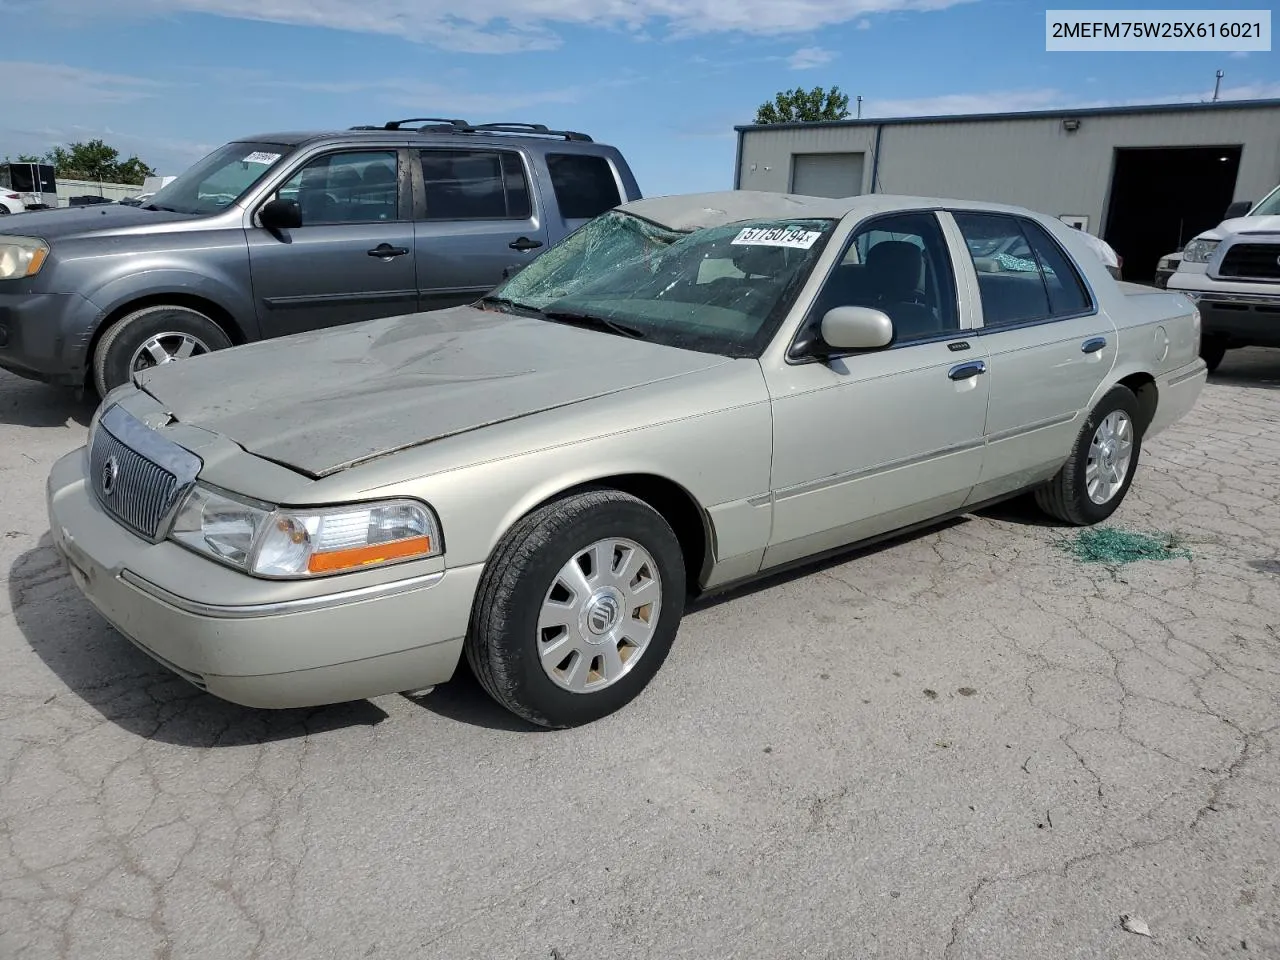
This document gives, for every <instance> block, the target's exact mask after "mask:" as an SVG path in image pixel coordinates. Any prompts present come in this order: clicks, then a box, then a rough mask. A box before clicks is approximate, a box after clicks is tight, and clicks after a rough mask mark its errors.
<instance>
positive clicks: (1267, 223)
mask: <svg viewBox="0 0 1280 960" xmlns="http://www.w3.org/2000/svg"><path fill="white" fill-rule="evenodd" d="M1239 206H1240V205H1239V204H1232V208H1231V209H1228V211H1227V213H1228V219H1226V220H1223V221H1222V223H1220V224H1218V225H1217V226H1216V227H1214V228H1213V229H1212V230H1206V231H1204V232H1203V233H1201V234H1198V235H1197V236H1196V237H1194V238H1192V240H1191V242H1190V243H1188V244H1187V246H1186V248H1185V249H1184V250H1183V251H1182V259H1181V261H1180V262H1179V263H1178V265H1177V269H1176V270H1174V271H1173V273H1171V274H1170V275H1169V282H1168V289H1169V290H1176V291H1178V292H1179V293H1182V294H1184V295H1186V296H1187V297H1189V298H1190V299H1191V300H1193V301H1195V303H1196V305H1197V306H1198V307H1199V308H1200V316H1201V321H1202V324H1203V326H1202V328H1201V341H1200V355H1201V356H1202V357H1204V360H1205V363H1207V364H1208V365H1209V369H1210V370H1213V369H1215V368H1216V367H1217V366H1218V364H1220V363H1221V362H1222V358H1223V355H1224V354H1225V353H1226V352H1227V350H1229V349H1231V348H1234V347H1280V186H1277V187H1276V188H1275V189H1274V190H1272V191H1271V192H1270V193H1269V194H1267V195H1266V197H1264V198H1263V199H1262V200H1261V201H1259V202H1258V203H1257V204H1256V205H1254V206H1253V207H1252V208H1251V209H1249V210H1248V211H1247V212H1245V213H1243V214H1242V215H1238V216H1234V217H1232V216H1231V214H1232V213H1233V212H1235V209H1237V208H1238V207H1239Z"/></svg>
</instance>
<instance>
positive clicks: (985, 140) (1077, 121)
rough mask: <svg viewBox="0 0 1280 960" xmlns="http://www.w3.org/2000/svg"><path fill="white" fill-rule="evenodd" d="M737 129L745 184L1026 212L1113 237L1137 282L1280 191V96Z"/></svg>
mask: <svg viewBox="0 0 1280 960" xmlns="http://www.w3.org/2000/svg"><path fill="white" fill-rule="evenodd" d="M735 129H736V130H737V131H738V159H737V164H736V169H735V171H734V187H735V189H740V190H776V191H785V192H790V193H801V194H811V195H816V196H827V197H847V196H853V195H856V194H863V193H897V194H914V195H924V196H943V197H955V198H958V199H965V200H988V201H998V202H1002V203H1012V204H1017V205H1019V206H1024V207H1029V208H1031V209H1033V210H1037V211H1040V212H1041V213H1047V214H1050V215H1052V216H1057V217H1061V218H1063V219H1064V220H1068V221H1069V222H1073V223H1077V224H1079V225H1080V226H1081V227H1082V229H1085V230H1088V231H1089V232H1090V233H1093V234H1096V235H1098V236H1101V237H1103V238H1104V239H1106V240H1107V242H1109V243H1110V244H1111V245H1112V246H1113V247H1115V248H1116V250H1117V251H1119V253H1120V254H1121V256H1123V257H1124V261H1125V263H1124V274H1125V277H1126V278H1127V279H1132V280H1137V281H1140V282H1145V281H1150V280H1151V279H1152V277H1153V275H1154V273H1155V267H1156V261H1157V260H1158V259H1159V258H1160V257H1161V256H1163V255H1164V254H1166V253H1170V252H1172V251H1174V250H1180V249H1181V248H1182V246H1183V245H1184V244H1185V243H1186V241H1187V240H1189V239H1191V237H1193V236H1194V235H1195V234H1196V233H1198V232H1200V231H1201V230H1205V229H1208V228H1209V227H1212V226H1214V225H1215V224H1217V223H1218V222H1219V221H1221V220H1222V217H1223V214H1224V213H1225V212H1226V209H1227V207H1228V205H1230V204H1231V203H1232V202H1233V201H1238V200H1249V201H1256V200H1260V199H1262V197H1263V196H1264V195H1265V194H1266V193H1267V192H1268V191H1270V190H1271V189H1272V188H1273V187H1274V186H1275V185H1276V184H1277V183H1280V100H1248V101H1234V102H1232V101H1220V102H1211V103H1196V104H1176V105H1159V106H1137V107H1113V108H1100V109H1094V108H1091V109H1085V110H1073V111H1062V110H1054V111H1036V112H1031V113H1003V114H979V115H969V116H950V117H902V118H893V119H871V120H837V121H828V122H822V123H778V124H763V125H760V124H752V125H747V126H740V127H736V128H735Z"/></svg>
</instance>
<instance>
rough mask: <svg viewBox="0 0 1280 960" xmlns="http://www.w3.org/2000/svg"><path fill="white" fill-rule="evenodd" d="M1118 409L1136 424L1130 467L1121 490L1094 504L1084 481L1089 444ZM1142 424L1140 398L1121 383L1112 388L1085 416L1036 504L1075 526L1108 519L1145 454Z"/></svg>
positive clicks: (1038, 496) (1041, 488)
mask: <svg viewBox="0 0 1280 960" xmlns="http://www.w3.org/2000/svg"><path fill="white" fill-rule="evenodd" d="M1117 410H1122V411H1124V412H1125V413H1126V414H1127V415H1128V417H1129V421H1130V423H1132V424H1133V453H1132V456H1131V457H1130V458H1129V470H1128V473H1127V474H1126V476H1125V478H1124V482H1123V483H1122V484H1121V485H1120V489H1119V490H1118V491H1116V494H1115V495H1114V496H1113V497H1112V498H1111V499H1110V500H1108V501H1107V502H1106V503H1094V501H1093V500H1092V499H1091V498H1090V496H1089V492H1088V489H1087V486H1086V482H1085V471H1086V469H1087V467H1088V464H1089V446H1090V444H1091V443H1092V441H1093V435H1094V433H1095V432H1096V431H1097V429H1098V425H1099V424H1100V423H1102V421H1103V420H1105V419H1106V418H1107V417H1108V416H1110V415H1111V414H1112V413H1113V412H1114V411H1117ZM1143 427H1144V424H1143V422H1142V418H1141V415H1140V412H1139V407H1138V398H1137V397H1135V396H1134V395H1133V391H1131V390H1130V389H1129V388H1127V387H1123V386H1119V385H1117V386H1114V387H1112V388H1111V389H1110V390H1108V391H1107V393H1106V395H1105V396H1104V397H1103V398H1102V399H1101V400H1099V401H1098V404H1097V406H1095V407H1094V408H1093V410H1092V411H1090V413H1089V416H1087V417H1086V418H1085V421H1084V425H1083V426H1082V427H1081V428H1080V433H1079V434H1078V435H1077V436H1076V442H1075V446H1073V447H1072V448H1071V456H1070V457H1068V458H1067V462H1066V463H1064V464H1063V465H1062V469H1061V470H1059V471H1058V473H1057V474H1056V475H1055V476H1054V478H1053V479H1052V480H1050V481H1049V482H1048V483H1046V484H1045V485H1044V486H1042V487H1039V488H1037V490H1036V491H1035V497H1036V504H1037V505H1038V506H1039V507H1040V509H1041V510H1043V511H1044V512H1045V513H1047V514H1049V516H1051V517H1054V518H1055V519H1057V520H1061V521H1062V522H1064V523H1069V524H1072V525H1074V526H1079V527H1084V526H1092V525H1093V524H1095V523H1101V522H1102V521H1103V520H1106V519H1107V517H1109V516H1111V515H1112V514H1113V513H1115V512H1116V509H1117V508H1118V507H1119V506H1120V504H1121V503H1122V502H1123V501H1124V498H1125V494H1127V493H1128V492H1129V486H1130V484H1132V483H1133V475H1134V473H1135V472H1136V471H1137V469H1138V460H1139V459H1140V457H1141V454H1142V430H1143Z"/></svg>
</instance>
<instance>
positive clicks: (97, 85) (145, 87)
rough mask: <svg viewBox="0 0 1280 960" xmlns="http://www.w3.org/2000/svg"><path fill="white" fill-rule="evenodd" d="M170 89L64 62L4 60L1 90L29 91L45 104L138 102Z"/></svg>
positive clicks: (0, 69) (165, 85) (138, 79)
mask: <svg viewBox="0 0 1280 960" xmlns="http://www.w3.org/2000/svg"><path fill="white" fill-rule="evenodd" d="M167 86H168V84H165V83H161V82H160V81H158V80H147V79H144V78H142V77H129V76H124V75H122V74H116V73H100V72H99V71H97V70H84V69H82V68H80V67H69V66H66V65H65V64H60V63H28V62H24V61H19V60H0V89H3V90H10V91H23V90H25V91H28V94H29V96H30V98H31V99H32V100H34V101H38V102H41V103H70V104H80V105H84V104H109V103H136V102H137V101H139V100H146V99H148V98H151V97H156V96H159V95H160V92H161V91H162V90H163V89H164V88H165V87H167ZM19 99H22V98H19Z"/></svg>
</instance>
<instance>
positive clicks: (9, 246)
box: [0, 237, 49, 280]
mask: <svg viewBox="0 0 1280 960" xmlns="http://www.w3.org/2000/svg"><path fill="white" fill-rule="evenodd" d="M48 256H49V245H48V244H47V243H45V242H44V241H43V240H40V239H37V238H36V237H5V238H4V240H3V242H0V280H20V279H22V278H23V277H34V276H35V275H36V274H37V273H39V272H40V268H41V267H43V266H44V261H45V259H46V258H47V257H48Z"/></svg>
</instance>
